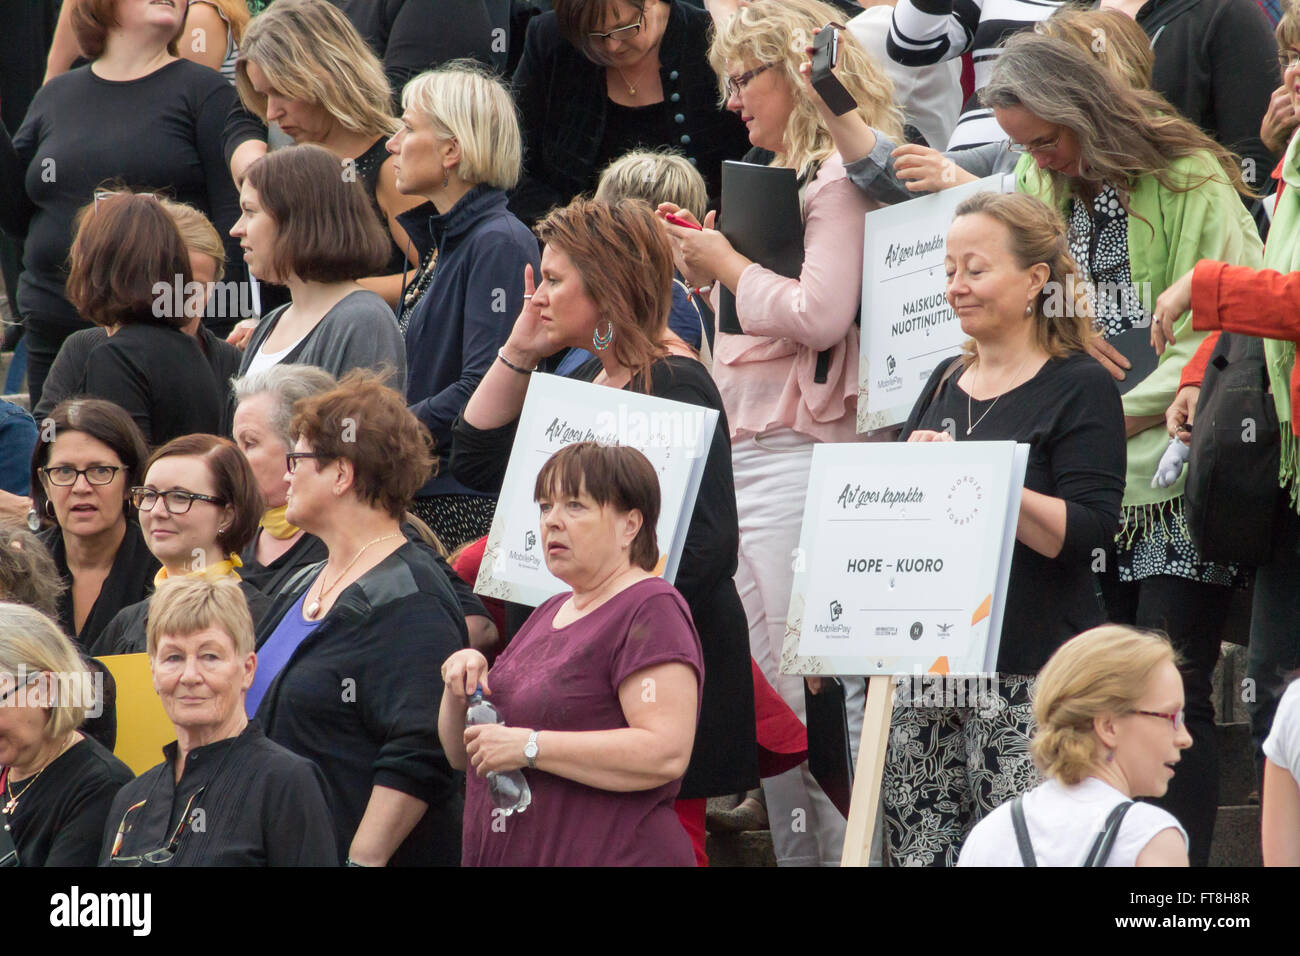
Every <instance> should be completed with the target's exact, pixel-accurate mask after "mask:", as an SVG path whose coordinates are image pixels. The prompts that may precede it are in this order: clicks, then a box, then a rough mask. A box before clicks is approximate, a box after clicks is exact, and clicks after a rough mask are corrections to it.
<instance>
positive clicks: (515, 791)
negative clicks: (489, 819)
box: [465, 687, 533, 817]
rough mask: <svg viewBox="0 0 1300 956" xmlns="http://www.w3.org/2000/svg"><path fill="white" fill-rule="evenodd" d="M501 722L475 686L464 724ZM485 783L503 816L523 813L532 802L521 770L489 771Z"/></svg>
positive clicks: (531, 792) (497, 714)
mask: <svg viewBox="0 0 1300 956" xmlns="http://www.w3.org/2000/svg"><path fill="white" fill-rule="evenodd" d="M503 723H505V721H504V720H502V719H501V714H500V713H499V712H498V711H497V709H496V708H495V707H493V706H492V705H491V704H490V703H488V702H487V701H486V700H484V699H483V690H482V688H480V687H475V688H474V694H473V696H472V697H470V699H469V706H468V707H467V708H466V710H465V724H466V725H467V726H474V725H476V724H503ZM487 785H488V792H489V793H490V794H492V802H493V803H494V804H495V805H496V806H497V808H498V809H499V810H501V811H502V815H503V816H507V817H508V816H510V814H512V813H523V812H524V811H525V810H527V809H528V805H529V804H530V803H532V802H533V791H532V790H531V789H530V788H529V786H528V781H527V780H525V779H524V774H523V771H521V770H505V771H500V772H498V771H495V770H493V771H489V772H488V775H487Z"/></svg>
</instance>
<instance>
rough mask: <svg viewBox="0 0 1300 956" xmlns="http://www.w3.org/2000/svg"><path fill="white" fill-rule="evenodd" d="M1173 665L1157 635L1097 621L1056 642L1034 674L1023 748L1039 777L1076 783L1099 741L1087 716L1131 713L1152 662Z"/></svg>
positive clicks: (1087, 772) (1089, 768) (1093, 761)
mask: <svg viewBox="0 0 1300 956" xmlns="http://www.w3.org/2000/svg"><path fill="white" fill-rule="evenodd" d="M1166 662H1168V663H1171V664H1175V665H1176V664H1177V663H1178V657H1177V655H1176V654H1175V653H1174V648H1173V645H1172V644H1170V643H1169V639H1168V638H1167V637H1165V636H1164V635H1163V634H1157V633H1154V632H1151V631H1140V630H1138V629H1136V628H1132V627H1126V626H1124V625H1121V624H1103V625H1102V626H1101V627H1094V628H1092V630H1089V631H1084V632H1083V633H1082V634H1080V635H1079V636H1078V637H1074V638H1071V639H1070V640H1068V641H1066V642H1065V643H1064V644H1062V645H1061V646H1060V648H1059V649H1058V650H1057V651H1056V653H1055V654H1053V655H1052V657H1051V659H1050V660H1049V661H1048V662H1047V664H1046V666H1044V667H1043V669H1042V671H1040V672H1039V675H1038V685H1037V687H1036V689H1035V691H1034V721H1035V723H1036V724H1037V725H1038V730H1037V731H1036V732H1035V733H1034V737H1033V740H1031V741H1030V744H1029V749H1030V752H1031V753H1032V754H1033V757H1034V763H1035V764H1036V765H1037V766H1038V769H1039V770H1041V771H1042V772H1043V774H1044V775H1045V776H1048V777H1054V778H1055V779H1057V780H1059V781H1061V783H1064V784H1076V783H1080V782H1082V781H1083V780H1084V779H1085V778H1087V777H1089V776H1091V775H1092V772H1093V770H1094V769H1095V768H1096V765H1097V761H1098V760H1099V758H1100V755H1101V750H1102V745H1101V741H1100V740H1098V739H1097V735H1096V733H1095V732H1094V730H1093V718H1095V717H1099V716H1101V715H1102V714H1113V715H1115V716H1120V715H1122V714H1130V713H1133V711H1134V709H1135V707H1136V705H1137V701H1138V700H1139V699H1140V698H1141V697H1142V695H1143V694H1144V693H1145V692H1146V688H1147V684H1148V682H1149V681H1150V680H1151V675H1152V674H1154V673H1155V670H1156V668H1157V667H1159V666H1160V665H1161V664H1164V663H1166Z"/></svg>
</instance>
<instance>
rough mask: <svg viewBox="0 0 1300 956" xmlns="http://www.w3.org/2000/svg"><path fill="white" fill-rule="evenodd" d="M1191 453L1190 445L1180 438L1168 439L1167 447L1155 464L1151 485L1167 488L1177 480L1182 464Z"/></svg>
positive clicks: (1181, 470) (1181, 471) (1185, 462)
mask: <svg viewBox="0 0 1300 956" xmlns="http://www.w3.org/2000/svg"><path fill="white" fill-rule="evenodd" d="M1191 453H1192V448H1191V446H1190V445H1188V444H1187V443H1186V442H1184V441H1183V440H1182V439H1181V438H1171V439H1169V447H1168V448H1166V449H1165V453H1164V454H1163V455H1161V456H1160V464H1158V465H1156V473H1155V475H1153V476H1152V478H1151V487H1152V488H1168V487H1169V486H1170V485H1172V484H1173V483H1174V482H1175V481H1177V480H1178V476H1179V475H1181V474H1182V473H1183V465H1185V464H1187V456H1188V455H1190V454H1191Z"/></svg>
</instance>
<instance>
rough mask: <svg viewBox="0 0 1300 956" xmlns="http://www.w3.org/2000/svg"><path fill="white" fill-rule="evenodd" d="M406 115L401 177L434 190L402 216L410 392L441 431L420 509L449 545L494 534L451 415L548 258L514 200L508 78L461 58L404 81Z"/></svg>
mask: <svg viewBox="0 0 1300 956" xmlns="http://www.w3.org/2000/svg"><path fill="white" fill-rule="evenodd" d="M402 107H403V113H402V127H401V129H399V130H398V131H397V135H395V136H394V137H393V138H392V139H390V140H389V141H388V151H389V152H390V153H392V154H394V156H395V157H396V160H397V162H396V169H397V189H398V191H399V192H401V193H403V194H404V195H407V196H421V197H423V198H424V199H425V200H427V201H426V202H425V203H424V204H423V205H422V206H419V207H418V208H416V209H413V210H411V211H410V212H408V213H404V214H402V215H401V216H399V217H398V221H399V222H400V223H401V224H402V226H403V228H404V229H405V230H406V234H407V235H408V236H410V237H411V241H412V242H414V243H415V245H416V247H417V248H418V250H419V253H420V269H419V271H418V272H417V273H416V276H415V279H414V280H413V281H412V282H411V284H410V285H409V286H407V288H406V290H405V293H404V295H403V297H402V308H401V316H400V318H399V320H398V324H399V325H400V326H401V327H402V328H403V330H404V332H405V334H406V372H407V375H406V399H407V403H408V404H409V405H410V407H411V412H412V413H413V414H414V415H415V417H416V418H418V419H419V420H420V422H421V423H422V424H423V425H424V426H425V427H426V428H428V429H429V432H430V434H432V435H433V439H434V455H435V462H434V469H433V473H432V475H430V476H429V478H428V480H426V482H425V484H424V487H422V488H421V489H420V491H419V494H418V495H416V498H415V501H414V503H413V504H412V506H411V510H412V511H414V512H415V513H416V515H418V516H419V517H420V518H421V519H423V520H424V522H425V523H426V524H428V525H429V527H430V528H432V529H433V531H434V533H435V534H437V536H438V538H439V540H440V541H442V543H443V544H444V545H445V546H446V547H447V548H448V549H455V548H457V547H459V546H460V545H462V544H464V543H465V542H467V541H473V540H475V539H477V538H481V537H482V536H483V535H485V534H487V532H488V527H489V526H490V525H491V524H492V513H493V511H494V510H495V509H496V498H495V496H490V495H484V494H482V493H480V492H476V491H474V490H473V489H471V488H468V487H466V486H465V485H462V484H461V483H460V482H458V481H457V480H456V479H455V478H453V477H452V476H451V474H450V472H449V470H448V469H447V468H446V467H445V466H446V465H447V463H448V456H449V454H450V449H451V423H452V422H454V421H455V420H456V416H457V415H459V414H460V413H461V411H462V410H463V409H464V408H465V404H466V403H467V402H468V401H469V397H470V395H472V394H473V393H474V389H475V388H476V387H477V386H478V383H479V381H480V380H481V379H482V378H483V373H484V372H486V371H487V370H488V368H489V367H490V366H491V365H492V363H493V362H494V361H496V358H497V350H498V349H500V348H501V347H502V346H504V345H505V343H506V339H507V338H508V337H509V335H510V329H511V327H512V326H513V323H514V317H515V316H517V315H518V314H519V311H520V309H521V308H522V307H523V304H524V300H523V295H524V290H523V286H522V283H520V281H519V278H520V276H521V275H522V274H523V272H524V267H525V266H532V268H533V269H534V271H537V270H539V269H540V266H541V260H540V258H539V256H538V248H537V240H536V239H534V238H533V235H532V233H530V232H529V231H528V227H527V226H525V225H524V224H523V223H522V222H520V221H519V220H518V219H516V218H515V216H514V215H513V214H512V213H511V212H510V211H509V210H507V209H506V190H508V189H512V188H514V185H515V184H516V183H517V182H518V181H519V170H520V168H521V165H522V162H523V144H522V139H521V137H520V133H519V120H518V118H517V117H516V115H515V106H514V103H513V101H512V100H511V99H510V93H509V91H508V90H507V89H506V88H505V85H504V84H503V83H502V82H501V81H500V80H498V79H496V78H495V77H493V76H492V75H490V74H489V73H487V72H486V71H484V70H483V69H482V68H480V67H478V66H475V65H473V64H471V63H469V62H466V61H457V62H454V63H450V64H448V65H446V66H443V67H442V68H440V69H437V70H433V71H431V72H428V73H422V74H420V75H419V76H417V77H416V78H415V79H413V80H412V81H411V82H410V83H408V84H406V89H404V90H403V91H402Z"/></svg>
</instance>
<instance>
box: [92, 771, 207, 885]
mask: <svg viewBox="0 0 1300 956" xmlns="http://www.w3.org/2000/svg"><path fill="white" fill-rule="evenodd" d="M207 789H208V788H207V787H206V786H202V787H199V789H198V790H196V791H195V792H194V795H193V796H191V797H190V799H189V802H188V803H186V804H185V810H184V811H183V812H182V813H181V820H180V823H178V824H176V832H175V833H173V834H172V838H171V839H170V840H168V841H167V845H166V846H163V847H159V848H158V849H156V850H150V851H148V852H147V853H140V854H137V855H134V856H118V855H117V854H118V851H119V850H121V849H122V841H123V839H125V838H126V836H127V834H129V833H130V832H131V828H132V827H133V826H134V825H135V823H134V821H132V824H131V826H127V818H128V817H130V816H131V814H132V813H133V812H135V811H136V810H139V809H140V808H141V807H143V806H144V805H145V804H146V803H148V802H149V801H148V800H141V801H140V802H139V803H137V804H133V805H132V806H130V807H128V808H127V811H126V813H124V814H122V822H121V823H119V824H118V825H117V836H115V837H114V838H113V849H112V852H110V853H109V855H108V859H109V863H110V864H111V865H112V866H144V864H146V863H154V864H158V863H170V862H171V859H172V857H174V856H175V855H176V850H177V848H179V847H180V843H181V837H182V836H183V835H184V833H185V828H186V826H187V825H189V823H190V822H191V819H192V817H191V815H190V811H191V810H193V808H194V804H195V803H196V802H197V801H198V800H199V798H200V797H202V796H203V791H205V790H207Z"/></svg>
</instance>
